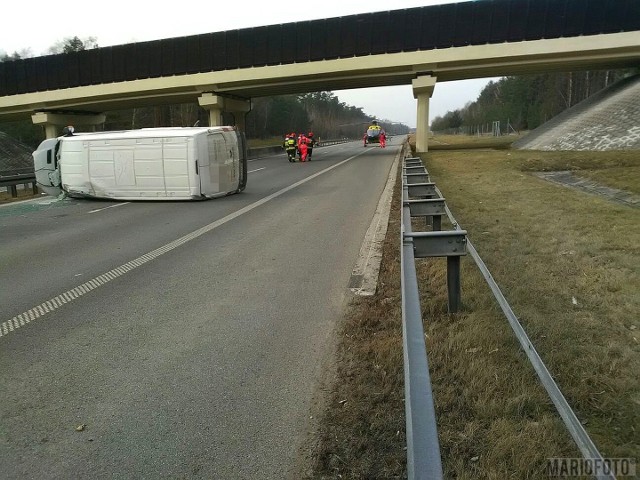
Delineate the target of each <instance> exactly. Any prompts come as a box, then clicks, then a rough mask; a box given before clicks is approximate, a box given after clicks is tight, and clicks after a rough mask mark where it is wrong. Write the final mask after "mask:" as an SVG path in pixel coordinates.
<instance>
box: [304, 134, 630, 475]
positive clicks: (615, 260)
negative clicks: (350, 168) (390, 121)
mask: <svg viewBox="0 0 640 480" xmlns="http://www.w3.org/2000/svg"><path fill="white" fill-rule="evenodd" d="M447 143H450V142H447ZM483 148H486V145H483ZM424 161H425V163H426V165H427V168H428V170H429V172H430V173H431V175H432V180H433V181H435V182H436V185H437V186H438V187H439V188H440V190H441V191H442V192H443V195H444V196H445V198H446V201H447V204H448V205H449V207H450V208H451V210H452V212H453V214H454V216H455V217H456V220H457V221H458V222H459V223H460V225H461V226H462V228H464V229H466V230H467V231H468V236H469V239H470V240H471V242H472V243H473V244H474V246H475V247H476V249H477V250H478V252H479V254H480V255H481V257H482V258H483V260H484V261H485V263H486V264H487V266H488V268H489V269H490V271H491V273H492V275H493V276H494V278H495V280H496V281H497V282H498V284H499V285H500V287H501V290H502V291H503V293H504V294H505V296H506V298H507V299H508V301H509V303H510V305H511V307H512V308H513V310H514V312H515V313H516V315H517V316H518V317H519V319H520V321H521V322H522V324H523V325H524V327H525V329H526V331H527V332H528V334H529V336H530V338H531V340H532V342H533V344H534V345H535V347H536V349H537V350H538V352H539V353H540V355H541V356H542V358H543V360H544V361H545V363H546V365H547V367H548V368H549V370H550V371H551V373H552V374H553V376H554V378H555V379H556V382H557V383H558V385H559V387H560V389H561V390H562V391H563V393H564V395H565V397H566V398H567V400H568V402H569V404H570V405H571V406H572V407H573V408H574V410H575V412H576V414H577V415H578V418H579V419H580V420H581V421H582V422H583V423H584V425H585V428H586V429H587V431H588V433H589V434H590V436H591V438H592V439H593V440H594V442H595V444H596V445H597V446H598V448H599V449H600V452H601V453H602V454H603V455H604V456H605V457H616V458H620V457H634V458H636V459H640V432H639V427H638V426H639V425H640V355H638V354H639V353H640V343H639V342H640V318H639V317H640V314H639V312H640V215H639V214H638V210H637V209H635V208H632V207H629V206H623V205H619V204H617V203H613V202H610V201H608V200H607V199H605V198H601V197H598V196H594V195H589V194H586V193H583V192H580V191H577V190H574V189H569V188H565V187H562V186H559V185H556V184H553V183H550V182H547V181H545V180H542V179H540V178H538V177H536V176H535V175H533V174H532V172H534V171H539V170H547V171H548V170H555V169H558V170H567V169H571V170H580V172H579V174H580V175H583V174H584V175H586V174H589V175H593V177H594V178H596V177H597V178H599V179H600V181H602V182H604V183H607V184H608V185H609V186H613V187H617V188H620V186H621V183H622V182H624V183H625V185H626V186H627V189H628V190H630V191H635V192H637V191H638V188H639V185H640V182H639V180H640V179H639V178H638V172H640V158H639V156H638V155H637V152H530V151H515V150H486V149H485V150H455V151H454V150H446V151H443V150H435V149H434V150H432V151H430V152H429V153H428V154H426V155H425V156H424ZM601 167H604V168H601ZM620 172H626V173H622V174H620ZM577 173H578V172H577ZM634 179H635V180H634ZM398 190H399V189H398V188H396V197H395V198H394V201H393V209H392V212H391V219H390V224H389V230H388V235H387V239H386V242H385V245H384V257H383V264H382V270H381V276H380V282H381V283H380V286H379V291H378V293H377V294H376V295H375V296H374V297H373V298H368V299H356V300H354V302H353V305H352V311H351V312H349V315H348V318H347V319H346V320H345V322H344V325H343V330H342V344H341V346H340V349H339V358H338V379H337V382H336V383H335V385H334V386H333V393H332V395H331V401H330V405H331V407H330V408H329V410H328V411H327V413H326V415H325V417H324V419H323V435H322V444H321V448H320V450H319V452H318V462H317V465H316V471H315V472H314V474H313V476H314V478H402V477H403V476H404V475H405V474H406V471H405V458H406V457H405V456H406V452H405V451H404V446H405V445H406V444H405V437H404V421H405V419H404V404H403V401H402V399H403V396H404V390H403V389H404V385H403V371H402V341H401V332H402V329H401V309H400V308H401V307H400V305H401V303H400V290H399V288H400V286H399V277H400V267H399V250H398V249H399V198H398V196H397V195H398ZM446 226H448V223H446V222H443V227H445V228H446ZM422 229H425V227H424V225H423V227H422ZM417 269H418V276H419V281H420V290H421V297H422V298H421V302H422V309H423V318H424V324H425V332H426V335H427V350H428V355H429V363H430V368H431V371H432V382H433V390H434V398H435V404H436V414H437V419H438V429H439V436H440V443H441V451H442V456H443V464H444V469H445V477H446V478H456V479H477V478H488V479H507V478H513V479H537V478H547V475H546V472H545V468H546V459H547V458H548V457H580V453H579V451H578V450H577V448H576V447H575V445H574V443H573V441H572V439H571V437H570V436H569V434H568V433H567V431H566V428H565V427H564V424H563V423H562V422H561V420H560V418H559V416H558V414H557V413H556V411H555V408H554V406H553V404H552V403H551V401H550V400H549V398H548V396H547V394H546V392H545V391H544V389H543V388H542V386H541V385H540V383H539V381H538V378H537V376H536V375H535V372H534V371H533V368H532V367H531V365H530V364H529V362H528V360H527V358H526V356H525V355H524V353H523V352H522V350H521V348H520V345H519V343H518V342H517V340H516V339H515V335H514V334H513V332H512V330H511V328H510V327H509V325H508V322H507V320H506V319H505V318H504V315H503V314H502V312H501V310H500V309H499V307H498V306H497V304H496V302H495V300H494V299H493V296H492V294H491V292H490V290H489V288H488V287H487V285H486V282H485V281H484V279H483V278H482V277H481V275H480V273H479V271H478V269H477V267H476V266H475V263H474V262H473V260H472V258H471V257H470V256H467V257H464V258H463V260H462V298H463V302H464V309H463V312H462V313H460V314H457V315H449V314H447V313H446V310H447V306H446V302H447V297H446V292H447V290H446V262H445V261H444V259H429V260H418V261H417Z"/></svg>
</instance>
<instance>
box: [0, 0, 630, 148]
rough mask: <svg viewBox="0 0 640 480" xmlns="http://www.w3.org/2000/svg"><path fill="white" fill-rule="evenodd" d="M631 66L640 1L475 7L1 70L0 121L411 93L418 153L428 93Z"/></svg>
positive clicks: (165, 43) (258, 30) (487, 0)
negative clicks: (447, 86) (338, 93)
mask: <svg viewBox="0 0 640 480" xmlns="http://www.w3.org/2000/svg"><path fill="white" fill-rule="evenodd" d="M638 65H640V0H614V1H611V0H476V1H468V2H461V3H450V4H443V5H435V6H426V7H417V8H410V9H402V10H392V11H384V12H373V13H364V14H358V15H349V16H344V17H335V18H326V19H322V20H313V21H302V22H295V23H287V24H280V25H269V26H261V27H254V28H245V29H238V30H229V31H223V32H214V33H209V34H202V35H193V36H187V37H179V38H168V39H162V40H156V41H149V42H140V43H131V44H125V45H117V46H112V47H102V48H97V49H92V50H86V51H82V52H73V53H69V54H59V55H48V56H43V57H35V58H27V59H21V60H14V61H7V62H1V63H0V121H2V120H14V119H18V118H24V117H27V118H28V117H29V116H30V117H31V118H32V120H33V122H34V123H36V124H42V125H44V126H45V131H46V135H47V137H53V136H56V135H58V134H59V129H60V127H62V126H64V125H68V124H70V123H73V124H75V125H83V124H84V125H97V124H100V123H103V122H104V119H105V112H108V111H110V110H117V109H125V108H134V107H140V106H149V105H163V104H172V103H189V102H198V103H199V105H200V106H202V107H203V108H205V109H206V110H208V111H209V123H210V125H212V126H213V125H219V124H220V123H221V122H222V112H231V113H233V114H234V117H235V119H236V124H237V125H238V126H239V128H244V116H245V115H246V113H247V112H249V111H250V108H251V99H252V98H256V97H264V96H272V95H282V94H298V93H307V92H315V91H329V90H345V89H352V88H367V87H378V86H391V85H409V84H410V85H412V86H413V94H414V97H415V98H416V99H417V112H416V115H417V138H416V140H417V141H416V144H417V149H418V150H419V151H426V150H427V131H428V118H429V114H428V112H429V99H430V97H431V96H432V94H433V91H434V88H435V86H436V82H447V81H452V80H462V79H470V78H482V77H495V76H505V75H520V74H527V73H540V72H549V71H576V70H581V69H614V68H625V67H630V66H638Z"/></svg>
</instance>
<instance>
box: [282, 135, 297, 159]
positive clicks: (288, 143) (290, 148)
mask: <svg viewBox="0 0 640 480" xmlns="http://www.w3.org/2000/svg"><path fill="white" fill-rule="evenodd" d="M282 147H283V148H284V149H285V150H286V151H287V157H288V158H289V161H290V162H295V161H296V153H297V150H298V146H297V145H296V134H295V133H289V134H287V135H286V136H285V137H284V143H283V145H282Z"/></svg>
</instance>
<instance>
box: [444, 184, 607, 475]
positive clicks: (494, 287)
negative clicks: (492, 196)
mask: <svg viewBox="0 0 640 480" xmlns="http://www.w3.org/2000/svg"><path fill="white" fill-rule="evenodd" d="M436 190H437V189H436ZM445 211H446V213H447V216H448V218H449V221H450V222H451V224H452V225H453V226H454V228H455V229H459V228H460V227H459V225H458V222H456V219H455V218H454V217H453V215H452V213H451V210H449V208H448V207H447V206H446V205H445ZM467 248H468V249H469V253H470V254H471V257H472V258H473V260H474V261H475V262H476V265H477V266H478V268H479V269H480V273H482V276H483V277H484V279H485V281H486V282H487V284H488V285H489V288H490V289H491V291H492V293H493V295H494V297H495V299H496V301H497V302H498V304H499V305H500V308H501V309H502V312H503V313H504V315H505V317H507V320H508V321H509V325H510V326H511V329H512V330H513V332H514V333H515V335H516V337H517V339H518V341H519V342H520V346H521V347H522V349H523V350H524V353H525V354H526V355H527V358H528V359H529V362H530V363H531V365H532V366H533V369H534V370H535V371H536V374H537V375H538V379H539V380H540V382H541V383H542V385H543V387H544V389H545V390H546V391H547V394H548V395H549V398H550V399H551V401H552V402H553V405H554V406H555V407H556V411H557V412H558V414H559V415H560V417H561V418H562V421H563V422H564V425H565V427H567V430H568V431H569V433H570V434H571V437H572V438H573V441H574V442H575V443H576V446H577V447H578V449H579V450H580V453H581V454H582V456H583V458H585V459H588V460H595V463H596V464H597V465H605V461H604V459H603V457H602V455H601V454H600V452H599V451H598V448H597V447H596V446H595V444H594V443H593V441H592V440H591V438H590V437H589V434H588V433H587V431H586V430H585V429H584V427H583V426H582V422H580V420H579V419H578V417H577V416H576V414H575V413H574V411H573V410H572V409H571V406H570V405H569V403H568V402H567V400H566V399H565V397H564V395H563V394H562V392H561V391H560V388H559V387H558V385H557V384H556V382H555V381H554V380H553V377H552V375H551V373H549V370H548V369H547V367H546V365H545V364H544V362H543V361H542V358H540V355H539V354H538V352H537V351H536V349H535V347H534V346H533V344H532V343H531V340H530V339H529V336H528V335H527V333H526V332H525V330H524V328H523V327H522V324H521V323H520V322H519V321H518V317H517V316H516V314H515V313H514V312H513V310H512V309H511V306H510V305H509V303H508V302H507V299H506V298H505V297H504V295H503V294H502V291H501V290H500V287H499V286H498V284H497V283H496V282H495V280H494V279H493V276H492V275H491V273H490V272H489V269H488V268H487V266H486V265H485V263H484V262H483V261H482V258H480V255H479V254H478V252H477V251H476V249H475V247H474V246H473V244H472V243H471V241H469V240H467ZM595 478H597V479H598V480H615V476H614V475H613V474H612V473H611V472H606V471H600V472H599V473H598V474H596V475H595Z"/></svg>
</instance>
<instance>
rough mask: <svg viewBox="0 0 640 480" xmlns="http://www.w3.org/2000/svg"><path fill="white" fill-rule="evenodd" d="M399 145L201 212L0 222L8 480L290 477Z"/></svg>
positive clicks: (294, 173) (254, 179) (72, 206)
mask: <svg viewBox="0 0 640 480" xmlns="http://www.w3.org/2000/svg"><path fill="white" fill-rule="evenodd" d="M400 141H401V139H400V138H396V139H394V141H392V142H390V144H388V148H387V149H380V148H371V147H370V148H366V149H363V148H362V144H361V143H360V142H354V143H348V144H343V145H337V146H331V147H324V148H317V149H316V150H315V151H314V161H312V162H310V163H302V164H301V163H296V164H291V163H289V162H288V161H287V160H286V157H285V154H284V153H282V154H281V155H278V156H274V157H267V158H263V159H259V160H255V161H252V162H251V163H249V172H250V173H249V181H248V186H247V189H246V190H245V191H244V192H243V193H241V194H238V195H233V196H229V197H225V198H221V199H215V200H209V201H204V202H121V203H118V202H111V201H92V200H74V199H64V200H60V201H54V199H50V198H49V197H46V198H42V199H39V200H36V201H30V202H23V203H19V204H13V205H9V206H3V207H0V285H1V288H0V306H1V307H2V308H1V310H0V311H1V312H2V318H0V323H1V324H2V325H1V327H0V333H1V334H2V335H1V336H0V365H1V368H0V389H1V396H0V398H1V400H2V401H1V402H0V462H1V463H0V477H1V478H3V479H31V478H33V479H58V478H59V479H89V478H90V479H98V478H110V479H120V478H121V479H131V478H207V479H218V478H220V479H236V478H238V479H240V478H241V479H254V478H255V479H282V478H292V477H293V476H294V475H295V471H296V470H295V466H296V465H297V464H299V461H300V458H301V457H300V452H299V450H300V448H301V447H302V446H303V444H304V440H305V438H306V435H308V432H309V430H310V423H311V419H310V416H311V415H312V414H311V412H312V409H313V402H314V395H315V394H317V386H318V379H319V378H320V376H321V373H322V368H323V367H324V366H325V365H326V362H327V360H328V357H329V356H330V354H331V351H332V345H333V342H334V340H335V336H334V333H335V332H334V328H335V327H336V324H337V322H338V321H339V320H340V318H341V315H342V314H343V311H344V310H343V309H344V306H345V302H346V301H347V300H348V298H349V295H350V294H349V290H348V288H347V287H348V283H349V278H350V274H351V271H352V269H353V267H354V265H355V263H356V261H357V256H358V252H359V249H360V246H361V243H362V241H363V238H364V236H365V232H366V230H367V228H368V226H369V223H370V222H371V219H372V217H373V214H374V212H375V209H376V205H377V203H378V200H379V198H380V195H381V193H382V191H383V189H384V186H385V183H386V181H387V178H388V175H389V172H390V168H391V166H392V164H393V160H394V156H395V155H396V154H397V153H398V148H399V144H400Z"/></svg>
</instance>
